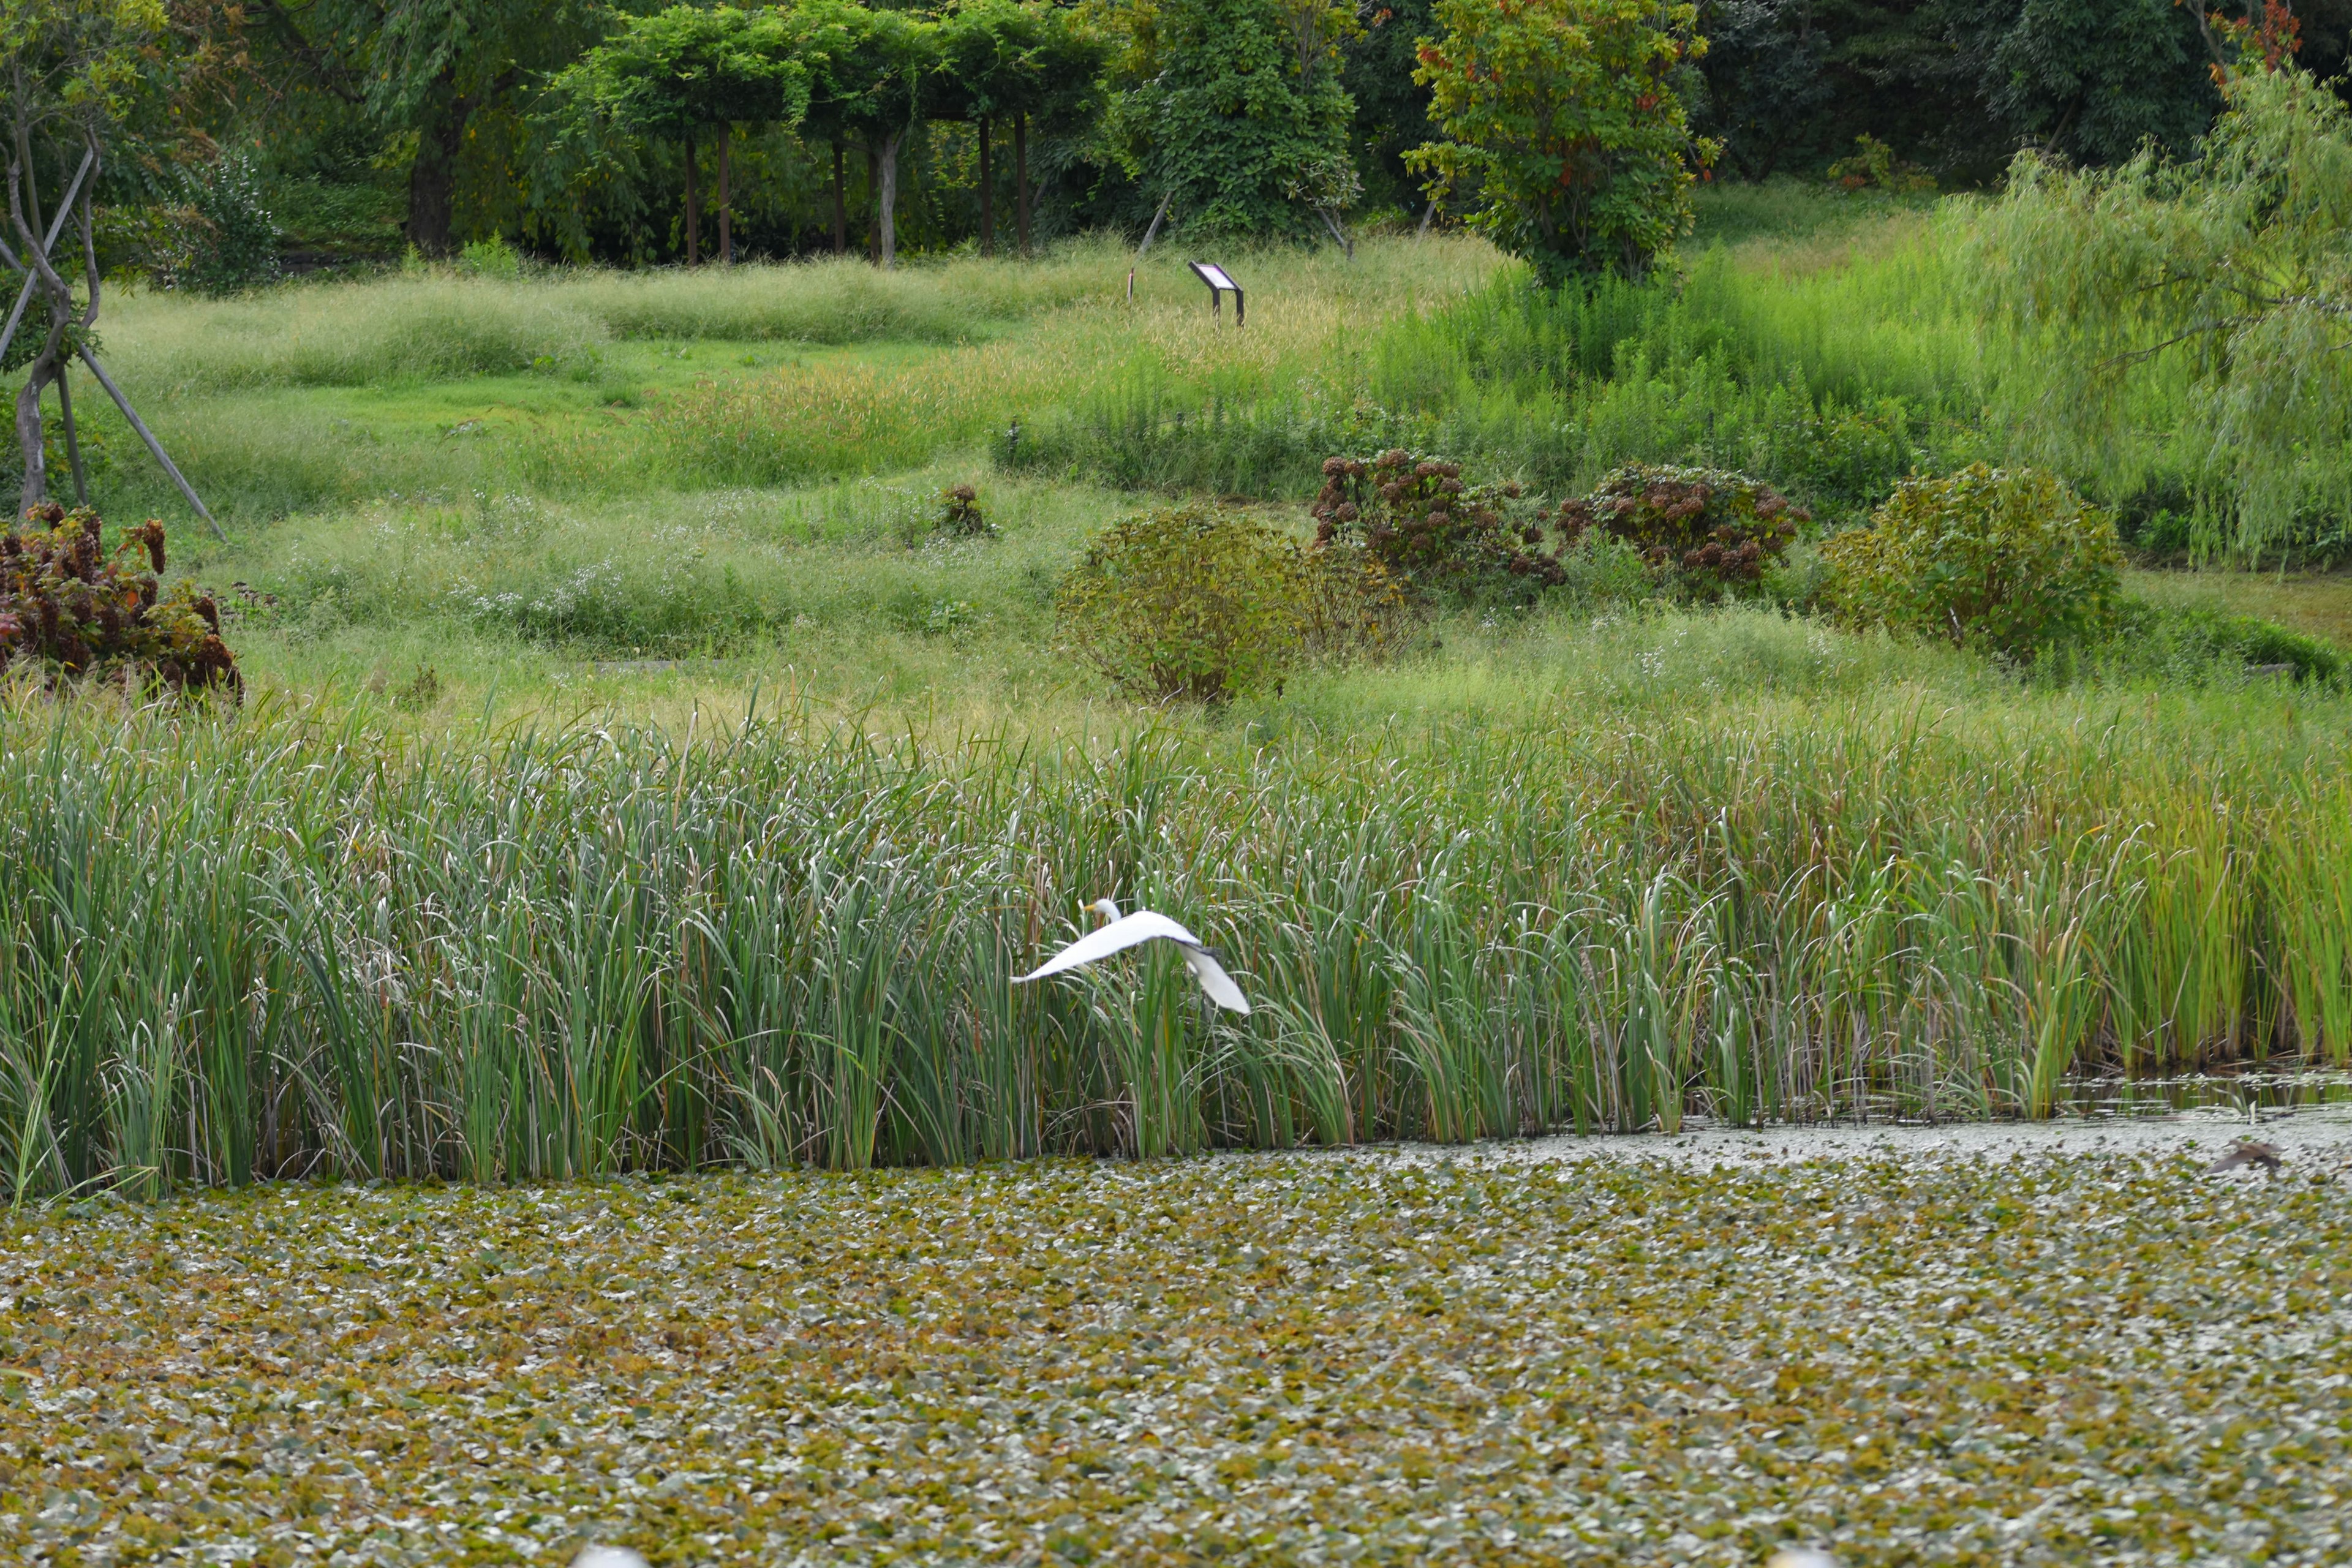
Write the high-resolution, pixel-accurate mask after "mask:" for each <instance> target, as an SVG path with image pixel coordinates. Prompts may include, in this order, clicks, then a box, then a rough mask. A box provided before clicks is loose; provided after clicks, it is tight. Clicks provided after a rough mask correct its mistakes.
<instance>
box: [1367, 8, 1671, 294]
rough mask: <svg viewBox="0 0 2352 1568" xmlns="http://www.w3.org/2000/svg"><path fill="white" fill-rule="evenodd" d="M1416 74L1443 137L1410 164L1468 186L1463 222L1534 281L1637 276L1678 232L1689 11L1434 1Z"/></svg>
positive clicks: (1440, 180)
mask: <svg viewBox="0 0 2352 1568" xmlns="http://www.w3.org/2000/svg"><path fill="white" fill-rule="evenodd" d="M1436 15H1437V20H1438V21H1439V23H1440V24H1442V25H1443V26H1444V29H1445V32H1444V37H1441V38H1438V39H1435V40H1433V41H1431V42H1428V43H1425V44H1423V47H1422V49H1421V68H1420V70H1419V72H1418V73H1417V78H1416V79H1418V80H1421V81H1423V82H1425V83H1427V84H1428V86H1429V89H1430V92H1431V97H1432V103H1431V108H1430V118H1431V119H1432V120H1433V121H1435V122H1436V123H1437V126H1438V128H1439V130H1440V131H1442V132H1444V137H1445V139H1444V141H1441V142H1434V143H1432V144H1431V145H1429V146H1427V147H1423V148H1421V149H1418V150H1417V151H1415V152H1414V153H1412V154H1411V155H1410V157H1409V158H1408V162H1410V163H1412V164H1413V166H1415V167H1416V168H1419V169H1421V170H1423V171H1424V172H1425V173H1426V174H1428V176H1429V177H1430V179H1431V180H1432V182H1433V184H1437V185H1441V186H1442V185H1447V184H1452V185H1456V186H1460V187H1466V188H1467V189H1469V190H1471V191H1472V192H1474V193H1475V194H1474V195H1472V197H1471V203H1472V205H1471V207H1470V212H1469V219H1470V222H1471V223H1472V224H1474V225H1475V226H1477V227H1479V228H1482V229H1484V230H1486V232H1487V233H1488V234H1489V235H1491V236H1493V237H1494V238H1495V241H1496V243H1497V244H1498V245H1500V246H1502V247H1504V248H1505V249H1507V250H1509V251H1511V252H1512V253H1513V254H1515V255H1517V256H1520V257H1524V258H1527V260H1528V262H1530V263H1531V264H1532V265H1533V266H1534V267H1535V268H1536V271H1537V274H1538V276H1539V277H1541V278H1543V279H1545V280H1546V281H1548V282H1557V281H1559V279H1563V278H1567V277H1570V276H1574V275H1577V274H1586V273H1594V272H1601V271H1615V272H1619V273H1622V274H1625V275H1627V276H1633V277H1638V276H1640V275H1641V274H1642V273H1643V271H1645V270H1646V269H1647V268H1648V267H1649V264H1650V262H1651V260H1652V259H1653V258H1655V257H1656V256H1657V255H1659V254H1660V253H1661V252H1662V251H1664V250H1665V249H1666V248H1667V247H1670V246H1672V245H1673V244H1674V242H1675V240H1677V239H1679V238H1680V237H1682V236H1683V235H1684V234H1685V233H1687V232H1688V230H1689V227H1690V187H1691V184H1692V182H1693V181H1694V179H1695V178H1696V174H1695V169H1696V167H1700V166H1704V165H1705V164H1706V163H1708V162H1710V161H1711V160H1712V159H1713V157H1714V156H1715V153H1716V152H1717V145H1716V143H1714V142H1709V141H1706V140H1704V139H1700V138H1696V137H1694V136H1693V135H1692V134H1691V131H1690V124H1689V121H1688V118H1687V116H1686V115H1685V110H1684V108H1683V103H1682V99H1681V97H1680V94H1679V92H1678V90H1677V86H1676V82H1675V77H1676V74H1677V72H1678V71H1679V70H1680V68H1682V67H1683V65H1684V64H1685V61H1688V60H1690V59H1693V58H1696V57H1698V56H1699V55H1702V54H1704V53H1705V52H1706V41H1705V40H1704V39H1702V38H1700V37H1697V35H1696V31H1695V29H1696V24H1697V19H1698V11H1697V7H1696V5H1659V4H1657V3H1656V0H1513V3H1512V4H1508V5H1496V4H1495V3H1494V0H1438V5H1437V11H1436Z"/></svg>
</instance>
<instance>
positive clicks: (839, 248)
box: [833, 142, 849, 256]
mask: <svg viewBox="0 0 2352 1568" xmlns="http://www.w3.org/2000/svg"><path fill="white" fill-rule="evenodd" d="M841 187H842V177H841V143H840V142H835V143H834V144H833V253H834V254H835V256H846V255H848V254H849V200H848V197H847V196H846V195H845V194H844V192H843V191H842V188H841Z"/></svg>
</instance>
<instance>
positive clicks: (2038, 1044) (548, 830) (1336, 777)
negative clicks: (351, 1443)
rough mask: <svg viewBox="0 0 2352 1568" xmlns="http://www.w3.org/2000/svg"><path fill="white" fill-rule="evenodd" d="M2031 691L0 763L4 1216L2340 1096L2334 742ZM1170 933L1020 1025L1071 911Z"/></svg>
mask: <svg viewBox="0 0 2352 1568" xmlns="http://www.w3.org/2000/svg"><path fill="white" fill-rule="evenodd" d="M2088 700H2090V699H2087V698H2084V699H2080V700H2077V699H2074V698H2068V697H2063V696H2054V697H2053V698H2051V699H2049V700H2047V702H2045V703H2044V704H2042V706H2039V707H2036V706H2034V705H2032V704H2025V703H2015V704H2012V705H2011V706H2009V707H2007V708H2005V709H2000V710H1998V711H1991V710H1988V712H1986V713H1984V714H1979V715H1976V716H1973V717H1970V718H1965V719H1964V718H1958V717H1949V716H1948V717H1947V718H1945V719H1943V720H1940V721H1934V722H1927V721H1923V719H1922V717H1921V716H1920V714H1919V713H1918V712H1917V711H1916V709H1913V708H1909V707H1906V706H1904V705H1903V703H1902V702H1901V701H1900V700H1895V699H1885V700H1871V699H1867V698H1856V699H1854V700H1853V701H1852V702H1851V703H1849V704H1847V705H1846V706H1844V707H1843V708H1836V707H1832V708H1813V707H1808V706H1806V705H1803V704H1800V703H1794V702H1788V703H1781V702H1778V701H1774V700H1763V701H1759V702H1756V703H1748V704H1727V705H1722V706H1717V707H1703V708H1699V709H1696V710H1687V711H1682V712H1680V713H1679V714H1677V715H1675V716H1667V715H1666V714H1665V713H1664V710H1659V711H1658V712H1655V713H1652V712H1650V711H1649V710H1639V709H1633V710H1623V711H1622V712H1618V713H1616V714H1615V716H1613V717H1612V715H1611V714H1609V713H1601V714H1599V715H1597V716H1596V714H1595V713H1594V712H1593V711H1592V710H1571V709H1562V710H1559V711H1557V712H1553V711H1549V710H1546V711H1531V712H1528V713H1527V714H1525V715H1523V716H1522V718H1521V719H1519V720H1518V721H1510V722H1504V723H1499V724H1498V723H1495V722H1491V721H1486V720H1483V719H1482V720H1480V721H1476V722H1471V721H1465V722H1463V723H1461V724H1458V725H1446V724H1443V723H1441V724H1439V725H1437V726H1436V727H1435V728H1434V729H1433V730H1431V731H1427V732H1422V733H1408V732H1403V731H1375V732H1371V733H1368V734H1363V735H1358V736H1354V737H1344V736H1343V737H1339V738H1337V739H1331V740H1327V741H1321V742H1316V741H1312V740H1308V739H1303V738H1301V739H1294V740H1293V742H1290V743H1289V744H1287V745H1286V746H1285V747H1282V748H1279V749H1265V750H1250V749H1247V748H1245V747H1244V745H1242V744H1239V743H1229V742H1223V741H1220V740H1216V739H1214V738H1210V739H1208V740H1207V741H1206V742H1205V744H1204V742H1203V738H1202V735H1200V734H1198V733H1187V732H1183V731H1168V732H1164V733H1146V734H1143V735H1141V736H1139V737H1138V738H1136V739H1134V740H1132V741H1131V742H1125V743H1121V744H1118V745H1116V746H1101V745H1085V744H1078V743H1075V742H1074V743H1071V744H1069V745H1060V744H1045V743H1040V742H1033V743H1031V744H1030V745H1028V746H1027V747H1025V748H1023V747H1015V746H1011V745H1008V744H1004V743H1002V742H1001V740H992V739H990V738H987V737H981V738H977V739H975V740H972V741H971V742H967V743H964V744H961V745H958V744H946V745H938V746H935V745H933V744H931V743H930V742H929V741H928V740H927V739H922V738H919V737H918V738H910V739H908V740H904V741H901V742H895V743H891V742H882V741H877V740H876V739H873V738H871V737H869V736H867V735H866V734H865V733H863V732H862V731H858V730H856V728H854V727H848V726H842V727H834V726H832V725H830V724H828V723H826V722H824V721H820V720H819V718H818V716H817V715H815V714H814V713H811V712H807V711H793V712H790V713H787V714H785V715H783V716H782V717H779V718H773V719H762V720H760V721H755V722H752V723H750V724H748V725H746V726H745V727H744V728H743V729H742V730H741V731H739V732H736V733H733V734H731V735H730V736H728V737H726V738H724V739H720V740H710V739H708V738H706V739H704V740H703V741H701V742H698V743H696V744H694V745H691V746H688V745H686V744H683V743H681V742H677V741H676V740H675V739H672V738H670V737H667V736H666V735H664V734H663V733H661V732H658V731H628V730H625V729H614V728H612V727H611V726H582V727H579V728H576V729H558V730H554V731H544V732H537V733H529V734H520V735H516V736H512V737H509V738H506V739H502V740H492V739H474V740H467V739H465V738H463V737H453V736H449V735H440V736H436V737H434V738H432V739H431V740H429V741H419V740H414V739H403V738H401V737H400V736H399V735H397V734H391V733H378V732H373V731H369V730H367V729H366V728H365V727H364V725H363V724H362V721H360V720H359V719H358V718H356V717H353V718H351V719H347V720H344V721H338V722H328V721H324V720H322V719H319V718H316V717H306V716H304V715H303V714H301V713H298V712H295V711H293V710H286V709H281V708H277V707H274V706H271V705H268V704H264V705H262V707H261V708H260V710H257V711H255V712H251V713H247V714H245V715H241V716H237V715H226V714H223V715H213V716H207V715H201V714H199V715H190V716H180V717H175V716H172V715H169V714H165V713H132V714H128V715H125V716H122V717H121V718H119V719H116V720H108V719H104V718H101V717H100V716H98V715H96V714H94V713H85V712H76V711H74V710H67V709H51V708H48V707H47V706H45V705H42V704H35V705H32V706H28V707H22V708H13V709H10V710H6V712H5V715H0V731H5V732H0V798H5V799H7V800H9V801H10V802H12V805H11V808H10V809H9V810H8V811H7V812H6V813H5V814H0V886H5V887H7V888H8V889H10V894H11V896H10V897H9V899H8V900H6V901H5V904H0V1171H5V1180H6V1182H7V1184H8V1185H9V1188H10V1193H11V1196H12V1198H13V1199H15V1200H16V1201H26V1200H29V1199H33V1198H37V1197H41V1196H43V1195H47V1194H58V1193H65V1192H70V1191H75V1190H79V1189H83V1188H87V1187H89V1186H93V1185H97V1184H109V1183H111V1184H120V1185H122V1186H125V1187H127V1188H130V1189H132V1190H136V1191H141V1192H155V1191H160V1190H163V1189H164V1188H165V1187H168V1186H172V1185H176V1184H236V1183H238V1182H241V1181H245V1180H248V1179H253V1178H256V1177H273V1176H283V1175H299V1174H307V1173H339V1174H344V1175H352V1176H388V1177H415V1176H424V1175H446V1176H453V1177H460V1178H464V1179H467V1180H474V1181H501V1180H504V1181H519V1180H534V1179H541V1178H546V1177H560V1176H567V1175H583V1174H593V1173H601V1172H610V1171H614V1170H620V1169H634V1168H646V1167H673V1168H692V1167H696V1166H701V1165H707V1164H709V1163H715V1162H729V1163H747V1164H752V1165H758V1166H763V1167H775V1166H783V1165H791V1164H796V1163H808V1162H822V1163H826V1164H830V1165H836V1166H842V1167H851V1168H855V1167H860V1166H864V1165H867V1164H873V1163H908V1162H919V1163H940V1164H947V1163H959V1162H962V1161H968V1160H972V1159H982V1158H985V1159H998V1158H1018V1157H1023V1156H1027V1155H1031V1154H1036V1153H1043V1152H1057V1151H1058V1152H1104V1153H1110V1152H1117V1153H1126V1154H1146V1155H1150V1154H1161V1153H1181V1152H1186V1151H1190V1150H1194V1149H1199V1148H1202V1147H1205V1146H1209V1145H1213V1144H1244V1145H1251V1146H1265V1147H1283V1146H1289V1145H1291V1144H1295V1143H1297V1142H1306V1141H1310V1140H1311V1141H1313V1142H1319V1143H1324V1144H1340V1143H1347V1142H1360V1141H1364V1140H1371V1139H1381V1138H1392V1137H1401V1136H1402V1137H1427V1138H1435V1139H1442V1140H1466V1139H1473V1138H1483V1137H1496V1136H1511V1135H1517V1134H1520V1133H1525V1132H1529V1131H1541V1130H1550V1129H1568V1130H1575V1131H1597V1130H1601V1129H1622V1130H1626V1131H1633V1130H1638V1129H1641V1128H1644V1127H1664V1128H1672V1127H1674V1126H1675V1125H1677V1124H1678V1122H1679V1121H1680V1120H1681V1119H1682V1118H1684V1117H1685V1116H1687V1115H1691V1114H1697V1113H1705V1114H1711V1115H1715V1116H1718V1117H1722V1118H1724V1119H1726V1120H1729V1121H1738V1122H1742V1123H1754V1122H1757V1121H1766V1120H1774V1119H1780V1120H1800V1121H1801V1120H1811V1119H1816V1118H1822V1117H1886V1116H1926V1117H1937V1118H1949V1117H1962V1116H1989V1115H2043V1114H2048V1113H2050V1112H2051V1111H2052V1110H2053V1109H2054V1107H2055V1105H2056V1102H2057V1099H2058V1096H2059V1094H2060V1092H2061V1090H2062V1089H2063V1083H2064V1080H2065V1079H2067V1078H2068V1077H2070V1076H2072V1075H2075V1074H2079V1073H2082V1072H2085V1071H2103V1070H2124V1069H2130V1070H2138V1071H2155V1070H2172V1069H2176V1068H2190V1067H2203V1066H2211V1065H2215V1064H2221V1063H2230V1062H2237V1061H2247V1060H2255V1059H2260V1058H2263V1057H2264V1056H2267V1055H2272V1054H2278V1055H2284V1056H2287V1057H2293V1058H2305V1059H2313V1060H2341V1059H2342V1058H2344V1056H2345V1054H2346V1050H2347V1033H2346V1032H2345V1025H2344V1020H2345V1018H2346V1017H2347V1007H2352V1005H2347V999H2346V998H2347V985H2352V975H2347V970H2346V963H2345V952H2344V947H2343V938H2342V937H2341V935H2340V932H2341V931H2342V930H2343V928H2344V920H2343V914H2344V910H2345V903H2346V900H2347V886H2352V879H2347V876H2346V875H2345V874H2344V872H2343V871H2342V867H2343V866H2344V864H2346V861H2347V857H2346V856H2345V855H2344V853H2343V847H2344V846H2345V844H2346V842H2347V832H2352V829H2347V826H2346V824H2347V821H2352V795H2347V792H2346V786H2344V785H2343V784H2341V782H2340V781H2341V779H2342V778H2343V776H2344V769H2343V766H2342V763H2343V761H2344V758H2343V751H2344V742H2343V740H2342V738H2341V736H2340V735H2339V734H2338V733H2337V732H2336V728H2335V725H2336V721H2335V720H2334V719H2332V718H2326V716H2324V715H2323V718H2322V719H2321V720H2319V721H2313V720H2311V719H2310V718H2309V717H2308V712H2307V711H2306V715H2305V722H2302V723H2299V724H2298V725H2296V726H2294V727H2288V726H2285V725H2278V726H2273V727H2269V728H2262V727H2250V726H2245V725H2239V726H2236V727H2231V726H2230V725H2225V724H2220V723H2215V722H2211V721H2210V720H2209V718H2208V717H2207V716H2204V715H2202V714H2201V713H2200V712H2199V711H2197V710H2191V709H2189V708H2186V707H2184V708H2183V709H2182V710H2179V711H2177V712H2176V711H2164V710H2157V709H2155V708H2150V709H2148V710H2146V711H2145V712H2141V713H2138V714H2137V715H2135V714H2134V713H2131V712H2126V713H2123V714H2102V715H2101V716H2100V718H2099V721H2098V722H2096V723H2084V722H2080V721H2077V719H2076V718H2075V717H2071V716H2070V715H2073V714H2074V709H2075V708H2076V707H2078V706H2080V703H2081V702H2084V701H2088ZM1106 893H1109V894H1113V895H1116V896H1119V897H1122V898H1125V899H1129V900H1134V899H1135V898H1137V897H1138V894H1139V893H1140V895H1141V897H1142V899H1143V900H1144V901H1146V902H1148V903H1149V904H1150V905H1151V906H1152V907H1155V908H1160V909H1163V910H1168V911H1170V912H1172V913H1176V914H1178V915H1180V916H1181V918H1183V919H1184V920H1186V921H1187V922H1188V923H1190V924H1192V925H1193V926H1194V927H1195V929H1197V930H1201V931H1203V933H1204V934H1208V935H1210V936H1211V939H1212V940H1213V941H1214V942H1217V943H1218V944H1219V946H1220V947H1221V949H1222V950H1223V952H1225V954H1226V957H1227V959H1228V961H1229V963H1230V965H1231V966H1232V967H1233V968H1234V972H1235V973H1237V974H1238V975H1239V976H1240V977H1241V979H1242V983H1243V984H1244V987H1245V988H1246V989H1247V990H1248V992H1249V994H1250V995H1251V996H1252V998H1253V1000H1254V1002H1255V1004H1256V1010H1255V1013H1254V1014H1253V1016H1251V1017H1250V1018H1248V1019H1246V1020H1234V1019H1223V1018H1217V1019H1213V1018H1211V1017H1209V1016H1207V1013H1206V1011H1205V1009H1203V1008H1202V1005H1201V1002H1200V998H1199V996H1198V994H1197V991H1196V989H1195V988H1194V986H1193V984H1192V981H1191V978H1190V976H1189V975H1188V974H1187V973H1185V972H1184V971H1183V970H1182V968H1181V965H1180V964H1178V963H1175V961H1174V958H1173V955H1172V954H1168V953H1159V954H1152V953H1148V952H1147V953H1140V954H1131V955H1128V956H1127V957H1125V958H1123V959H1121V960H1118V961H1115V962H1113V963H1109V964H1107V965H1104V966H1102V967H1101V968H1100V969H1099V970H1098V971H1097V973H1094V974H1092V975H1090V976H1087V977H1085V978H1082V979H1076V980H1068V981H1056V982H1053V983H1049V984H1041V985H1038V986H1035V987H1022V988H1017V989H1016V988H1014V987H1013V986H1012V985H1011V984H1010V977H1011V975H1012V974H1013V973H1017V972H1019V971H1020V970H1022V969H1024V968H1027V967H1030V966H1031V965H1033V964H1034V962H1035V961H1036V959H1037V957H1038V956H1039V955H1040V954H1041V953H1043V952H1047V951H1050V950H1051V948H1053V947H1054V946H1055V945H1057V944H1058V942H1060V941H1062V940H1063V939H1064V935H1065V933H1066V932H1067V931H1069V930H1070V929H1071V927H1072V923H1073V921H1074V920H1075V919H1076V916H1077V914H1078V911H1079V908H1080V905H1081V902H1082V901H1083V900H1087V899H1089V898H1092V897H1096V896H1100V895H1102V894H1106Z"/></svg>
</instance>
